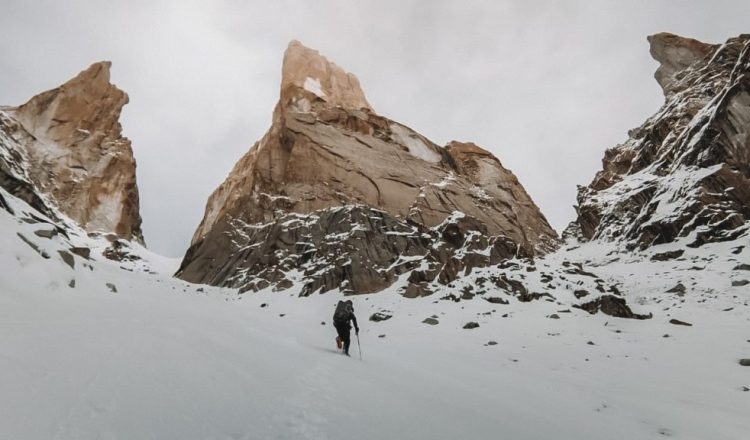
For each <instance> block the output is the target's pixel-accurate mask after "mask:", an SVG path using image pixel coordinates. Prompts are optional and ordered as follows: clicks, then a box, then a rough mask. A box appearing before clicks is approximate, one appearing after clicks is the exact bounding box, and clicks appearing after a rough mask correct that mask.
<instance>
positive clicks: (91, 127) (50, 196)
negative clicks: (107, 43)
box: [0, 62, 143, 242]
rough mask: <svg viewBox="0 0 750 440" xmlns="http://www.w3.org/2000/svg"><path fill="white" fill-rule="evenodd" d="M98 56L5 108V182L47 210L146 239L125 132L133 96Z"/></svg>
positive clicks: (1, 128) (1, 176)
mask: <svg viewBox="0 0 750 440" xmlns="http://www.w3.org/2000/svg"><path fill="white" fill-rule="evenodd" d="M110 65H111V64H110V63H109V62H99V63H95V64H93V65H91V66H90V67H89V68H87V69H86V70H84V71H82V72H81V73H80V74H78V75H77V76H76V77H75V78H73V79H71V80H70V81H68V82H66V83H65V84H63V85H61V86H60V87H57V88H55V89H52V90H49V91H47V92H44V93H41V94H39V95H37V96H35V97H33V98H32V99H30V100H29V101H28V102H27V103H25V104H23V105H21V106H19V107H4V108H2V109H0V144H2V148H1V150H0V151H1V152H2V155H0V184H1V185H2V186H3V188H5V189H6V190H7V191H9V192H10V193H11V194H13V195H16V196H17V197H19V198H21V199H23V200H25V201H26V202H27V203H29V204H30V205H31V206H33V207H34V208H36V209H38V210H39V211H41V212H43V213H44V214H45V215H47V216H50V217H51V218H54V213H53V212H52V209H51V207H54V208H56V209H59V211H60V212H62V213H63V214H64V215H66V216H67V217H70V218H71V219H72V220H74V221H75V222H76V223H78V224H79V225H80V226H81V227H83V228H84V229H86V230H88V231H91V232H94V231H97V232H113V233H115V234H117V235H118V236H120V237H122V238H125V239H128V240H131V239H133V240H137V241H140V242H142V241H143V236H142V233H141V218H140V214H139V206H138V187H137V185H136V176H135V159H134V158H133V152H132V149H131V147H130V141H129V140H128V139H127V138H124V137H123V136H122V128H121V126H120V123H119V117H120V111H121V110H122V107H123V106H124V105H125V104H127V102H128V96H127V95H126V94H125V93H124V92H123V91H121V90H120V89H118V88H117V87H115V86H114V85H112V84H111V83H110V80H109V79H110V76H109V69H110Z"/></svg>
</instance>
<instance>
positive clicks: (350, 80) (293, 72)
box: [280, 40, 372, 110]
mask: <svg viewBox="0 0 750 440" xmlns="http://www.w3.org/2000/svg"><path fill="white" fill-rule="evenodd" d="M300 99H309V100H317V99H320V100H323V101H325V102H326V103H327V104H328V105H330V106H332V107H336V106H338V107H343V108H346V109H354V110H357V109H368V110H372V108H371V107H370V104H369V103H368V102H367V98H365V94H364V92H363V91H362V88H361V87H360V85H359V80H358V79H357V77H356V76H354V75H353V74H351V73H348V72H346V71H344V69H342V68H341V67H339V66H337V65H336V64H334V63H332V62H330V61H328V60H327V59H326V58H325V57H324V56H322V55H320V53H318V51H317V50H313V49H310V48H308V47H305V46H304V45H302V43H300V42H299V41H297V40H292V41H291V42H290V43H289V46H288V47H287V49H286V51H285V52H284V61H283V66H282V68H281V101H280V103H281V104H282V105H283V106H286V105H288V104H290V103H293V102H296V101H297V100H300Z"/></svg>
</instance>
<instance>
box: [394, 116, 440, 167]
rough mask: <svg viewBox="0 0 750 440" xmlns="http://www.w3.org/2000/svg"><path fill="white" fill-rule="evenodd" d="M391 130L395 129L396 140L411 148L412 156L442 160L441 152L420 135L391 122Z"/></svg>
mask: <svg viewBox="0 0 750 440" xmlns="http://www.w3.org/2000/svg"><path fill="white" fill-rule="evenodd" d="M391 131H393V134H394V135H395V137H396V140H397V141H398V142H399V143H401V144H403V145H404V146H405V147H406V148H408V149H409V153H410V154H411V155H412V156H414V157H418V158H420V159H422V160H424V161H426V162H431V163H438V162H440V159H441V157H440V154H438V153H437V152H435V151H434V150H433V149H432V148H430V146H429V145H427V144H426V143H425V142H424V141H423V140H422V139H420V138H419V136H417V135H416V134H415V133H413V132H411V131H410V130H409V129H407V128H406V127H404V126H402V125H399V124H391Z"/></svg>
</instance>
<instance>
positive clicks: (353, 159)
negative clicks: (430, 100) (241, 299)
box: [177, 42, 557, 292]
mask: <svg viewBox="0 0 750 440" xmlns="http://www.w3.org/2000/svg"><path fill="white" fill-rule="evenodd" d="M342 206H348V207H350V208H351V207H355V206H356V207H359V208H351V209H349V211H348V212H350V213H351V212H358V213H359V214H358V216H359V217H362V218H361V219H360V220H361V221H360V220H355V221H354V223H356V224H357V225H363V227H368V228H370V229H371V231H372V235H371V236H369V237H368V240H373V243H375V242H377V243H379V244H377V245H372V246H371V244H372V243H370V244H367V245H364V247H363V248H360V249H357V253H358V255H354V253H353V252H345V251H344V249H345V248H337V247H336V246H333V247H331V248H330V249H328V248H325V247H324V248H321V247H320V246H323V245H324V243H322V242H320V241H317V242H315V243H314V251H315V252H317V253H329V254H330V255H333V254H336V253H339V254H341V255H342V256H343V255H346V256H347V257H342V258H349V257H351V261H352V263H351V264H352V265H353V266H352V267H353V268H348V269H347V268H346V266H345V265H342V266H339V267H337V268H336V271H338V272H340V273H338V272H337V273H338V274H337V275H336V276H334V277H333V278H329V279H327V281H325V282H324V283H323V284H325V286H324V290H327V289H329V288H333V287H346V288H349V289H353V290H354V291H356V292H371V291H377V290H380V289H383V288H384V287H386V286H388V285H390V284H391V283H392V282H393V281H394V280H395V277H396V276H397V275H398V274H399V273H401V272H399V271H402V270H404V269H396V268H391V269H389V270H385V271H383V270H382V269H384V268H385V267H387V266H388V265H390V264H391V263H392V262H394V261H396V260H398V258H399V257H400V255H402V254H403V252H404V247H405V248H408V249H410V250H411V251H413V252H414V254H404V255H405V256H409V255H416V254H417V253H421V254H422V255H424V254H425V253H426V252H427V250H428V248H429V246H430V245H432V244H434V243H435V241H434V239H433V238H423V237H422V236H421V235H420V234H422V232H421V231H427V230H429V229H431V228H436V227H438V226H439V225H442V226H441V227H443V226H445V225H443V223H444V222H445V221H446V219H447V218H449V217H450V216H451V215H453V213H455V212H459V213H462V215H464V216H465V218H466V219H471V220H463V222H467V221H470V222H472V224H473V225H472V228H473V229H472V230H476V231H479V232H478V234H479V235H481V236H483V237H484V240H486V241H488V242H495V241H497V242H502V243H511V244H512V247H513V252H512V254H514V255H515V254H522V255H529V256H531V255H534V254H538V253H544V252H546V251H549V250H551V249H553V248H554V247H555V246H556V244H557V236H556V233H555V231H554V230H553V229H552V228H551V227H550V226H549V224H548V223H547V221H546V219H545V218H544V216H543V215H542V214H541V212H540V211H539V209H538V208H537V207H536V205H535V204H534V203H533V201H532V200H531V198H530V197H529V196H528V194H527V193H526V191H525V190H524V189H523V187H522V186H521V184H520V183H519V182H518V179H517V178H516V177H515V176H514V175H513V173H511V172H510V171H509V170H507V169H505V168H504V167H503V166H502V164H501V163H500V161H499V160H498V159H497V158H495V157H494V156H493V155H492V154H491V153H489V152H488V151H486V150H484V149H482V148H480V147H478V146H476V145H474V144H471V143H461V142H451V143H449V144H448V145H447V146H446V147H440V146H437V145H435V144H434V143H433V142H431V141H430V140H428V139H427V138H425V137H424V136H422V135H420V134H418V133H416V132H415V131H414V130H412V129H410V128H408V127H406V126H404V125H401V124H399V123H397V122H394V121H391V120H389V119H387V118H384V117H382V116H379V115H377V114H376V113H374V111H373V110H372V108H371V106H370V104H369V103H368V102H367V99H366V98H365V95H364V93H363V92H362V90H361V88H360V86H359V82H358V81H357V79H356V78H355V77H354V75H352V74H350V73H346V72H345V71H343V70H342V69H341V68H340V67H338V66H336V65H335V64H333V63H331V62H329V61H328V60H326V59H325V58H324V57H322V56H321V55H319V54H318V53H317V52H316V51H314V50H311V49H308V48H306V47H304V46H302V45H301V44H300V43H298V42H292V43H291V44H290V45H289V48H288V49H287V51H286V53H285V55H284V62H283V68H282V80H281V93H280V100H279V103H278V104H277V106H276V109H275V111H274V114H273V123H272V126H271V128H270V129H269V131H268V132H267V133H266V134H265V136H263V138H262V139H261V140H260V141H258V142H257V143H256V144H255V145H254V146H253V147H252V148H251V149H250V151H249V152H248V153H247V154H245V155H244V156H243V157H242V158H241V159H240V161H239V162H238V163H237V164H236V165H235V167H234V169H233V170H232V171H231V173H230V174H229V176H228V177H227V179H226V180H225V181H224V183H222V184H221V185H220V186H219V188H217V189H216V190H215V191H214V193H213V194H212V195H211V197H210V198H209V200H208V203H207V206H206V212H205V215H204V218H203V220H202V221H201V224H200V225H199V227H198V229H197V230H196V232H195V235H194V236H193V240H192V244H191V247H190V249H189V251H188V252H187V254H186V256H185V259H184V261H183V264H182V267H181V268H180V271H179V272H178V274H177V275H178V276H179V277H181V278H183V279H185V280H187V281H194V282H205V283H210V284H218V285H225V284H227V283H237V282H238V281H236V280H237V278H236V275H237V271H238V270H239V269H240V268H244V269H247V270H246V271H245V272H244V273H243V279H244V280H245V281H242V282H241V283H240V284H242V283H247V285H248V286H251V288H257V285H255V287H252V286H253V282H252V281H251V278H252V277H254V276H259V274H261V273H262V272H263V270H264V269H263V268H264V267H265V265H267V264H268V262H264V263H262V264H260V263H258V262H256V260H257V259H258V258H260V257H261V255H260V254H257V253H254V252H250V253H248V252H245V251H242V249H243V248H244V246H256V247H260V248H264V249H265V248H266V247H268V246H270V245H271V244H272V243H277V242H278V240H279V239H278V237H279V236H285V235H288V234H296V233H297V232H291V230H289V229H288V228H287V227H286V226H283V225H285V224H286V225H287V226H288V225H289V224H288V223H285V222H289V221H290V219H291V218H292V217H290V216H292V215H302V216H307V217H305V220H304V222H307V223H309V224H311V225H313V224H314V225H315V226H314V228H319V229H320V230H321V231H324V232H321V233H320V234H317V233H313V239H314V240H321V239H322V238H323V237H324V236H325V235H326V234H329V233H338V234H343V233H346V232H348V230H346V229H345V228H343V229H342V227H341V226H340V225H338V224H336V223H330V222H336V221H339V218H338V217H337V215H339V214H336V213H340V212H341V211H337V209H338V208H340V207H342ZM362 207H367V208H368V209H369V211H367V210H365V209H364V208H362ZM375 212H382V214H373V213H375ZM368 216H374V217H382V219H381V220H379V221H380V222H381V223H378V224H377V225H365V224H366V223H367V221H366V218H367V217H368ZM350 220H351V219H347V220H346V221H347V222H348V221H350ZM238 225H241V226H238ZM345 226H349V223H347V224H346V225H345ZM253 228H255V229H253ZM400 228H406V229H407V230H408V231H409V232H408V234H407V235H405V236H401V237H400V238H396V237H398V236H397V235H393V234H391V235H387V234H386V232H387V231H391V230H399V231H400ZM250 229H253V230H255V231H262V232H254V233H249V232H248V234H249V235H250V238H249V241H247V240H244V241H242V243H243V244H241V245H233V244H232V242H231V241H230V240H229V239H228V238H227V237H229V236H231V235H233V234H235V233H236V232H237V231H240V230H244V231H248V230H250ZM416 231H420V232H416ZM298 232H299V234H302V235H301V236H300V237H307V235H306V234H309V233H311V232H310V231H298ZM258 234H260V235H258ZM269 234H270V235H269ZM316 234H317V235H316ZM321 234H322V235H321ZM409 234H411V235H409ZM290 238H291V237H290ZM297 238H299V237H294V239H295V240H297ZM307 238H309V237H307ZM404 240H405V241H404ZM493 240H494V241H493ZM281 241H282V242H283V243H285V245H284V246H287V247H288V245H289V244H291V243H294V242H289V241H288V239H283V240H281ZM303 241H305V242H309V240H303ZM444 241H447V242H449V241H450V240H449V239H446V240H444ZM402 242H403V243H402ZM349 244H352V245H353V243H349ZM339 245H340V246H344V244H341V243H340V244H338V245H337V246H339ZM274 246H276V245H274ZM503 246H505V244H504V245H503ZM324 249H325V250H324ZM275 250H276V249H270V248H269V249H266V253H267V252H273V251H275ZM305 251H311V249H308V248H305V249H302V248H300V249H296V250H294V251H292V250H290V249H287V250H285V251H284V252H285V255H286V257H285V258H290V257H289V255H291V254H294V255H295V258H298V257H300V256H301V254H302V253H304V252H305ZM243 252H244V253H243ZM488 252H489V251H488ZM373 257H375V260H372V258H373ZM264 258H269V257H268V256H266V257H264ZM359 259H362V261H363V262H366V263H363V264H362V266H361V267H359V266H357V265H358V264H359V263H357V261H358V260H359ZM290 261H291V260H290ZM299 264H301V263H294V264H292V265H291V266H287V267H285V270H291V269H292V268H296V269H297V270H302V267H301V266H299ZM466 264H468V265H469V266H471V263H466ZM271 266H273V264H271ZM354 266H356V267H354ZM407 266H408V265H407ZM411 266H415V265H414V264H412V265H411ZM347 270H348V271H352V272H353V273H354V274H355V275H354V276H351V275H346V273H345V272H346V271H347ZM443 270H445V269H443ZM309 275H310V274H309V273H307V276H309ZM260 278H261V279H265V280H266V281H270V280H268V279H267V277H265V275H264V276H261V277H260ZM345 281H346V283H344V282H345ZM341 283H344V284H341ZM313 284H314V285H315V286H317V287H323V286H322V285H318V284H316V283H313ZM232 285H236V284H232ZM313 290H314V289H313ZM308 291H309V289H305V292H308Z"/></svg>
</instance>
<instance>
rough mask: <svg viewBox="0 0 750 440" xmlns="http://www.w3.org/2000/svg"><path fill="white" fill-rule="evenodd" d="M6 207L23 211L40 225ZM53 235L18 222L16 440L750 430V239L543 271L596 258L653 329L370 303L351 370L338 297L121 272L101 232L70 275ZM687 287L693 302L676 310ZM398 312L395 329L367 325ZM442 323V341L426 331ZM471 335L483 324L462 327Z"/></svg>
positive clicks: (7, 362) (164, 263) (549, 309)
mask: <svg viewBox="0 0 750 440" xmlns="http://www.w3.org/2000/svg"><path fill="white" fill-rule="evenodd" d="M0 191H1V190H0ZM2 195H3V196H4V197H5V198H6V199H7V200H9V201H12V203H13V206H12V207H13V209H14V210H15V211H16V212H17V213H18V212H22V211H23V210H24V209H26V210H28V209H30V208H28V207H25V208H24V205H23V204H22V203H21V202H18V201H17V200H15V199H14V198H12V197H11V196H9V195H8V194H7V193H5V192H2ZM42 226H43V225H39V224H27V223H25V222H21V221H19V220H18V219H17V218H16V217H13V216H11V215H10V214H8V213H7V212H6V211H4V210H2V209H0V231H2V233H0V267H2V272H1V274H0V396H2V397H1V398H0V438H3V439H6V438H7V439H95V438H102V439H352V438H356V439H383V438H394V439H423V438H425V439H427V438H429V439H469V438H471V439H546V438H560V439H597V440H600V439H662V438H664V437H666V436H668V437H674V438H678V439H713V440H722V439H726V440H737V439H742V438H747V435H748V432H750V417H748V414H750V392H744V391H742V387H743V386H747V387H750V367H742V366H740V365H739V364H738V359H739V358H742V357H750V332H749V331H748V329H750V308H749V307H748V303H749V302H750V288H747V286H744V287H732V286H731V282H732V281H736V280H740V279H748V278H750V271H742V270H734V269H733V268H734V267H736V266H737V265H738V264H741V263H744V264H749V263H750V252H749V251H750V249H749V248H748V246H747V245H748V244H749V243H748V241H749V240H748V239H747V237H745V238H743V239H742V242H741V243H739V244H738V243H737V242H734V243H720V244H711V245H706V246H703V247H701V248H698V249H687V250H686V251H685V254H684V255H683V256H682V257H681V259H678V260H672V261H666V262H653V261H650V259H649V255H650V254H648V253H635V254H628V255H627V256H626V255H625V254H620V253H618V249H615V248H613V246H614V245H611V244H598V243H589V244H585V245H581V246H579V247H576V246H574V245H571V246H569V247H567V248H564V249H562V250H560V251H558V252H556V253H554V254H552V255H549V256H548V257H546V258H543V259H540V260H537V262H536V267H537V268H538V270H539V271H548V270H551V269H552V268H559V267H561V266H562V262H563V261H578V262H587V261H588V263H587V267H588V265H590V266H592V267H593V268H594V269H595V270H596V272H597V273H598V274H599V275H601V276H602V277H603V278H605V279H606V281H608V282H618V283H620V288H621V290H622V291H623V292H624V293H625V294H626V297H627V299H628V302H629V303H630V304H631V306H632V307H633V308H634V309H637V311H638V312H640V313H646V312H651V313H653V314H654V317H653V319H650V320H646V321H637V320H628V319H618V318H613V317H610V316H606V315H601V314H598V315H589V314H588V313H586V312H584V311H582V310H579V309H575V308H571V307H569V304H566V303H565V302H564V301H563V302H547V301H543V300H540V301H534V302H531V303H520V302H518V301H516V300H515V299H514V298H512V297H509V298H511V302H510V304H508V305H502V304H490V303H489V302H486V301H484V300H481V299H478V298H477V299H474V300H472V301H462V302H460V303H454V302H451V301H437V299H438V298H437V297H435V296H432V297H426V298H421V299H406V298H403V297H401V296H400V295H398V294H397V293H396V292H395V289H389V290H386V291H384V292H381V293H377V294H372V295H362V296H357V297H353V301H354V307H355V312H356V313H357V316H358V319H359V325H360V327H361V329H362V330H361V333H360V340H361V348H362V350H361V354H362V360H360V358H359V351H358V349H357V345H356V339H355V340H354V345H353V347H352V350H351V351H352V354H353V356H352V358H347V357H345V356H342V355H341V354H339V353H338V352H337V350H336V348H335V345H334V337H335V332H334V329H333V327H332V325H331V315H332V314H333V309H334V306H335V304H336V302H337V301H338V300H339V299H341V298H342V295H341V294H340V293H327V294H323V295H313V296H311V297H308V298H299V297H297V296H296V295H295V293H296V292H295V293H291V292H294V290H295V289H290V290H289V291H286V292H276V293H274V292H270V291H263V292H259V293H256V294H250V293H247V294H244V295H238V294H237V291H236V290H230V289H222V288H214V287H207V286H198V285H192V284H189V283H185V282H183V281H180V280H177V279H174V278H172V277H171V274H172V273H173V272H174V270H175V269H176V264H177V263H179V262H178V261H175V260H168V259H164V258H161V257H159V256H157V255H153V254H151V253H150V252H149V251H147V250H146V249H144V248H142V247H139V246H137V245H133V246H132V247H133V251H134V252H138V253H139V254H140V255H141V256H142V257H143V258H144V260H142V261H137V262H132V263H118V262H112V261H108V260H106V259H104V258H103V257H101V249H102V247H103V246H105V245H106V243H103V241H104V240H103V239H96V238H89V237H86V236H85V234H80V235H76V236H72V237H71V239H70V241H71V242H74V244H78V245H87V246H90V247H91V248H92V249H93V250H92V261H88V262H87V261H85V260H83V259H81V258H79V257H75V258H76V265H75V269H71V268H69V267H68V266H67V265H65V263H63V261H62V260H61V259H60V257H59V256H58V254H57V250H58V249H64V248H65V247H66V246H68V245H67V244H66V243H67V242H65V241H64V240H63V239H62V238H60V237H59V236H58V237H54V238H53V239H46V238H41V237H37V236H36V235H34V233H33V231H34V230H37V229H39V228H41V227H42ZM17 233H21V234H23V235H24V236H25V237H26V238H27V239H29V240H31V241H33V242H34V243H35V244H37V245H38V246H39V247H40V249H41V250H43V251H46V253H47V255H48V256H49V257H50V258H48V259H45V258H43V257H42V256H41V255H40V254H39V253H37V252H36V251H34V250H33V249H32V248H31V247H29V246H28V245H27V244H26V243H24V242H23V241H21V240H20V239H19V237H18V236H17ZM98 240H100V241H98ZM739 245H745V248H744V249H742V250H741V251H740V252H738V253H733V250H734V251H736V249H737V247H738V246H739ZM677 247H679V246H678V245H677V244H674V245H665V246H660V247H658V248H657V249H654V251H653V252H664V251H666V250H672V249H675V248H677ZM692 267H700V268H701V269H691V268H692ZM494 270H496V271H500V270H501V269H499V268H495V269H494ZM518 276H520V275H518ZM71 279H75V287H74V288H71V287H69V286H68V284H69V282H70V280H71ZM677 281H681V282H682V283H683V284H684V285H685V286H686V287H687V292H686V294H685V296H684V297H679V296H677V295H674V294H667V293H665V291H666V290H667V289H668V288H670V287H673V286H674V284H675V283H676V282H677ZM106 283H112V284H113V285H115V286H116V289H117V292H112V291H111V289H110V288H108V287H107V286H106ZM540 288H541V286H540ZM560 288H564V286H562V287H560ZM570 288H571V289H572V288H575V285H573V286H572V287H570ZM457 289H458V287H457ZM262 304H267V306H266V307H261V305H262ZM380 310H389V311H392V312H393V315H394V316H393V318H391V319H389V320H387V321H383V322H378V323H375V322H370V321H368V319H367V318H368V317H369V316H370V315H371V314H372V313H374V312H376V311H380ZM568 311H569V312H568ZM552 313H557V314H558V315H559V316H560V319H549V318H547V316H549V315H550V314H552ZM282 315H283V316H282ZM433 315H434V316H436V317H437V319H438V320H439V324H438V325H436V326H431V325H427V324H423V323H422V320H424V319H425V318H427V317H430V316H433ZM671 318H678V319H681V320H684V321H688V322H690V323H692V324H693V326H692V327H685V326H675V325H671V324H669V323H668V321H669V319H671ZM468 321H475V322H477V323H479V325H480V327H479V328H476V329H473V330H464V329H462V327H463V325H464V324H465V323H466V322H468ZM665 334H668V335H669V337H663V335H665ZM380 335H385V336H384V337H379V336H380ZM352 336H353V335H352ZM489 341H495V342H497V345H486V344H487V343H488V342H489ZM589 341H591V342H592V343H593V345H590V344H588V342H589Z"/></svg>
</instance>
